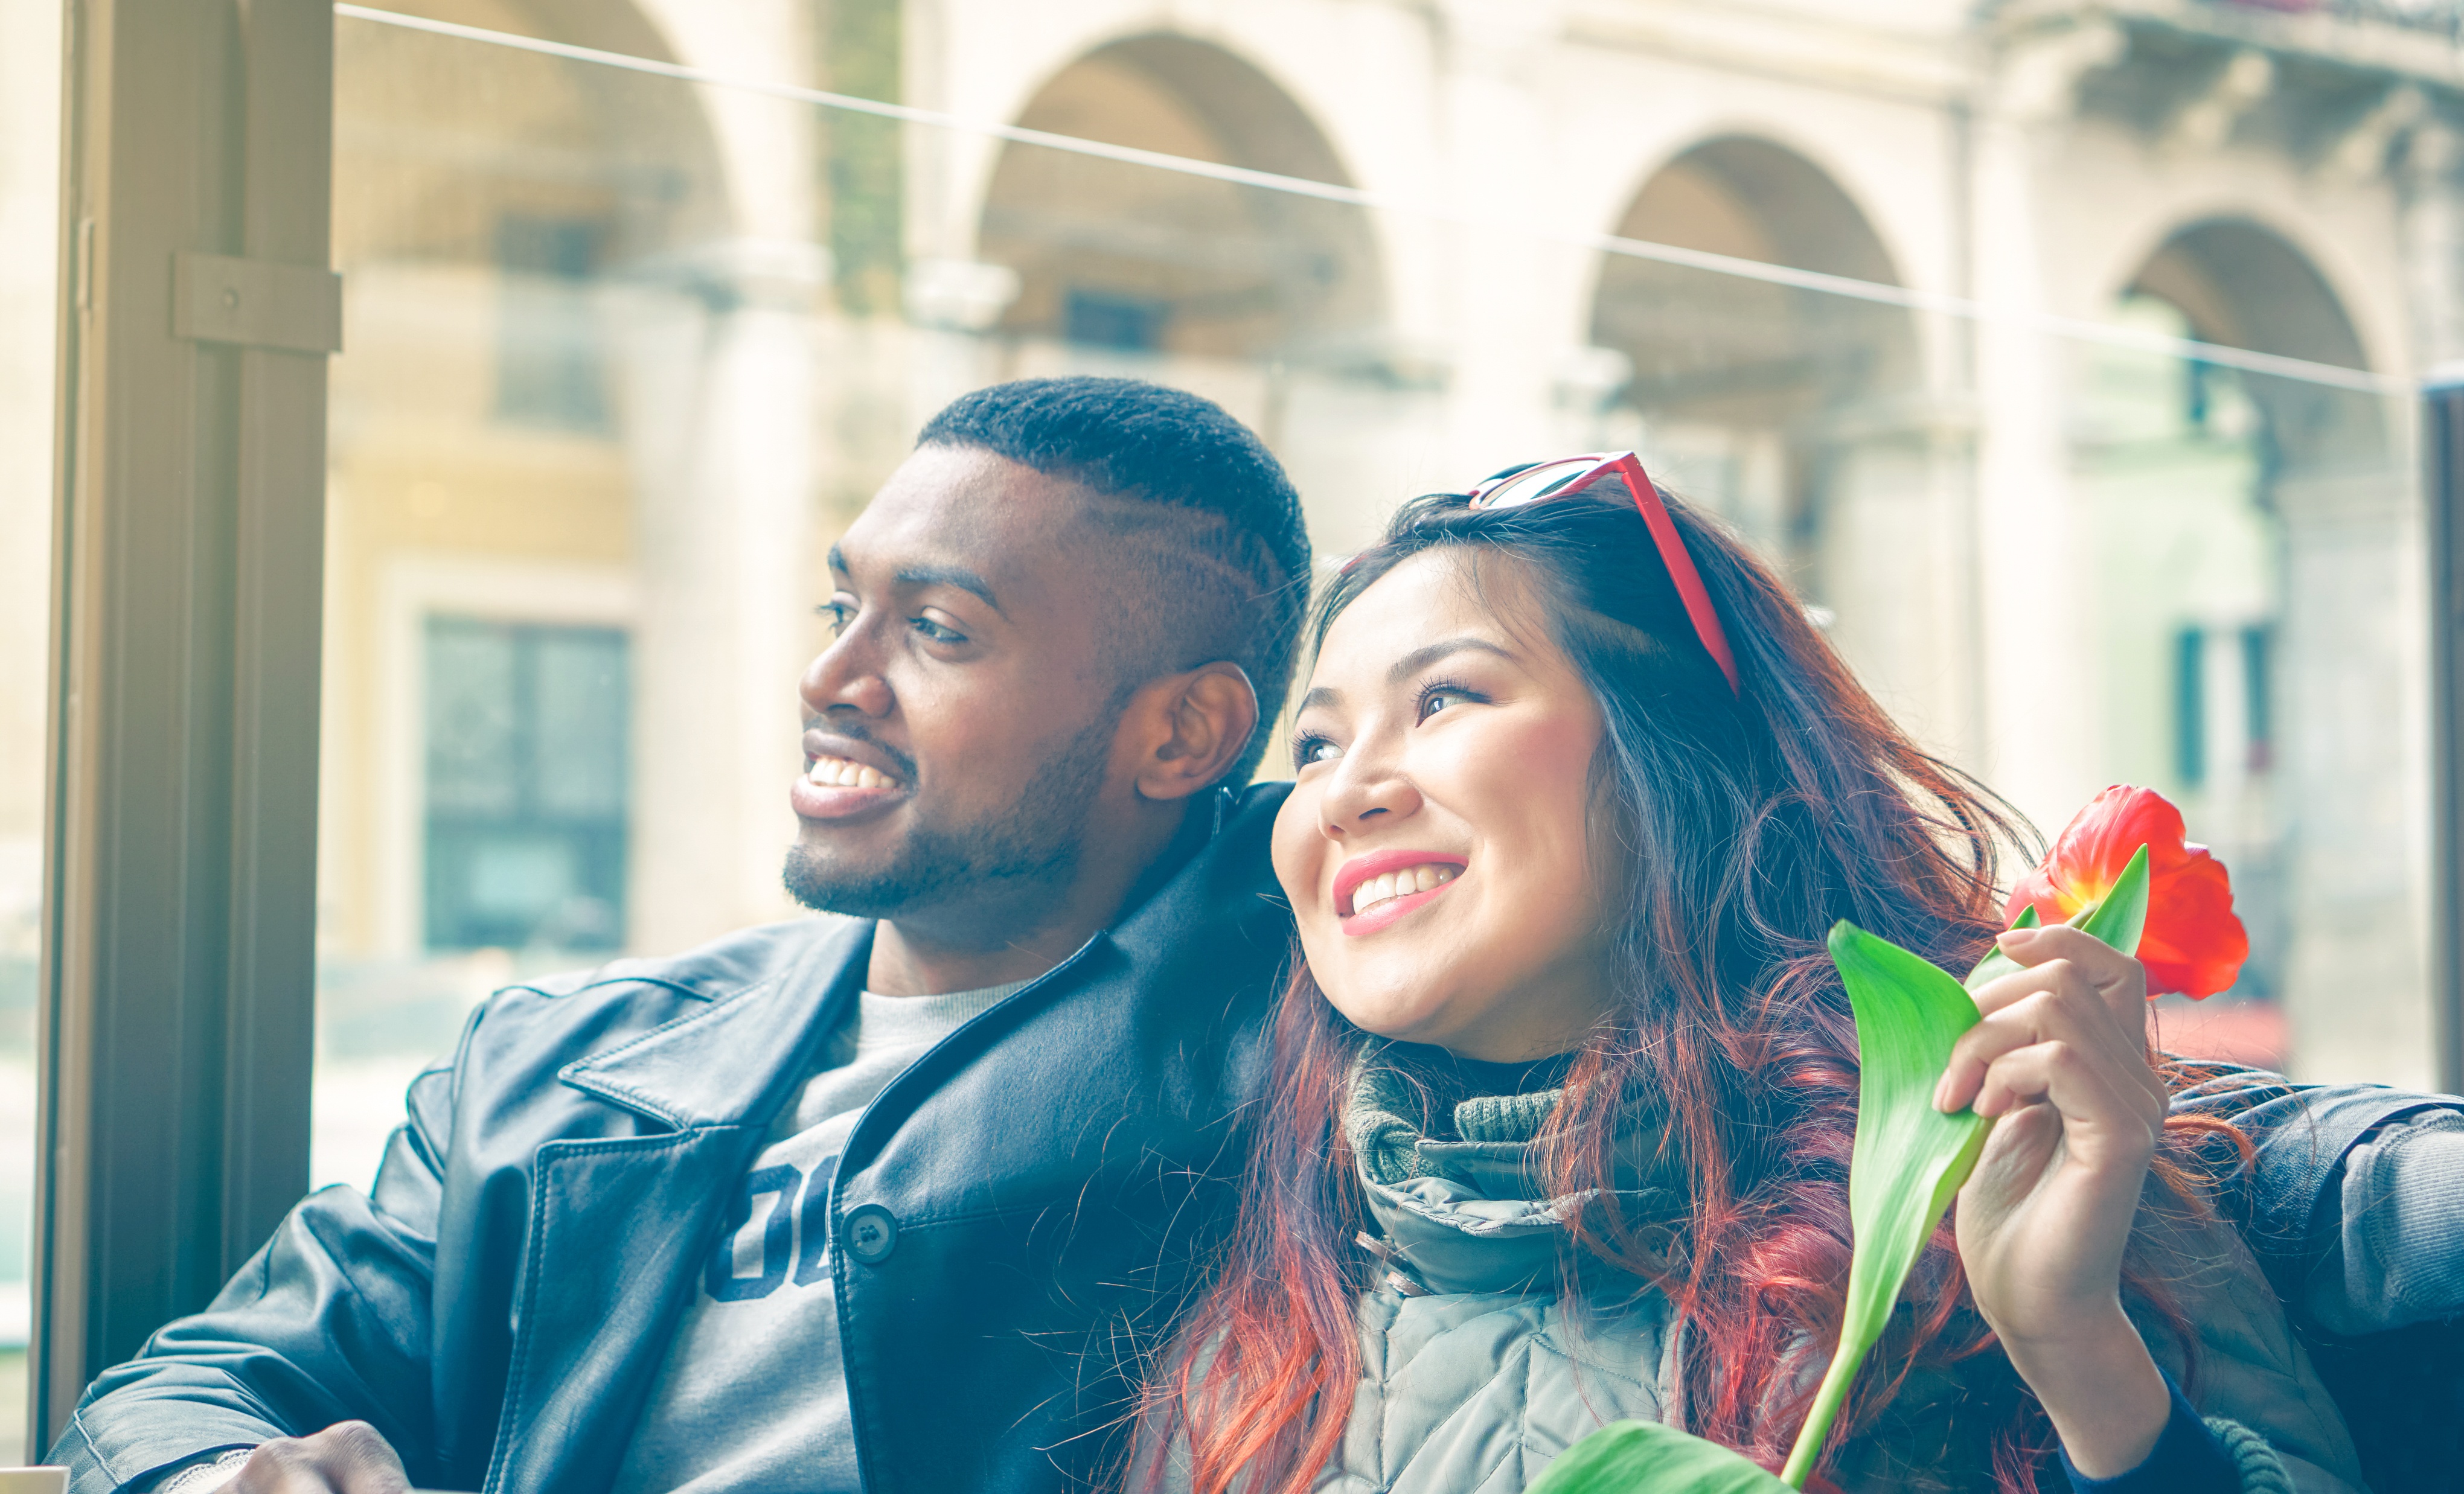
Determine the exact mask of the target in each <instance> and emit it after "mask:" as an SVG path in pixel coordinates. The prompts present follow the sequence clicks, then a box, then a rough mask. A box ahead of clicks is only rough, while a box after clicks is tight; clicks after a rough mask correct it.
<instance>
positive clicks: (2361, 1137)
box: [2172, 1065, 2464, 1332]
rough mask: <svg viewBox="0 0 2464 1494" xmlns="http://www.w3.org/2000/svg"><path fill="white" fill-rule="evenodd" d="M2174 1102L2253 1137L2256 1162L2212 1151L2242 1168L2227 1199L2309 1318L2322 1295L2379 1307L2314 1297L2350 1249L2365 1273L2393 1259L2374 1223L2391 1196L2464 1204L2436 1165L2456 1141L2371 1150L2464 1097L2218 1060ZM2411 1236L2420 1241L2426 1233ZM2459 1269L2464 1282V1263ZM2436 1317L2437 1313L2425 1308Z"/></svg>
mask: <svg viewBox="0 0 2464 1494" xmlns="http://www.w3.org/2000/svg"><path fill="white" fill-rule="evenodd" d="M2172 1109H2173V1113H2174V1114H2176V1115H2197V1116H2204V1117H2207V1118H2209V1119H2212V1120H2221V1121H2227V1122H2230V1123H2231V1124H2232V1125H2233V1128H2234V1129H2235V1130H2236V1131H2240V1132H2241V1134H2242V1135H2243V1136H2244V1137H2246V1138H2248V1140H2249V1142H2250V1148H2251V1151H2250V1159H2249V1161H2248V1163H2247V1165H2242V1164H2240V1162H2239V1160H2238V1159H2237V1158H2235V1157H2233V1155H2231V1153H2230V1149H2229V1148H2227V1147H2225V1146H2223V1145H2222V1144H2221V1143H2219V1144H2218V1145H2217V1146H2215V1147H2214V1148H2213V1149H2212V1155H2211V1161H2212V1162H2213V1163H2215V1164H2216V1165H2217V1167H2218V1170H2219V1171H2220V1172H2224V1173H2230V1174H2231V1184H2230V1186H2229V1187H2228V1188H2227V1189H2226V1190H2225V1193H2224V1195H2223V1197H2221V1198H2220V1199H2219V1202H2220V1203H2221V1204H2222V1205H2223V1206H2224V1207H2225V1208H2226V1210H2227V1212H2228V1213H2230V1214H2231V1215H2232V1216H2233V1219H2234V1222H2235V1223H2237V1224H2238V1225H2240V1226H2241V1233H2242V1236H2243V1238H2244V1240H2245V1241H2247V1242H2248V1244H2249V1245H2250V1248H2251V1250H2252V1252H2253V1253H2254V1254H2255V1256H2256V1257H2257V1259H2258V1263H2259V1265H2260V1266H2261V1267H2262V1268H2263V1269H2264V1270H2265V1271H2266V1273H2267V1277H2268V1280H2269V1281H2271V1282H2273V1283H2274V1284H2275V1285H2276V1290H2277V1295H2278V1296H2280V1297H2282V1298H2283V1299H2284V1302H2285V1305H2286V1306H2287V1307H2289V1308H2290V1309H2292V1310H2293V1311H2294V1312H2295V1313H2297V1314H2300V1315H2302V1316H2303V1318H2304V1326H2305V1327H2307V1326H2310V1321H2309V1320H2310V1315H2311V1314H2312V1313H2313V1312H2314V1311H2315V1309H2316V1307H2319V1306H2320V1305H2321V1304H2324V1305H2326V1306H2327V1307H2328V1308H2329V1311H2330V1312H2331V1313H2335V1314H2337V1316H2339V1317H2342V1318H2344V1319H2345V1320H2347V1321H2360V1320H2365V1319H2367V1318H2369V1317H2370V1316H2372V1315H2374V1314H2377V1313H2378V1312H2379V1310H2380V1309H2379V1307H2376V1306H2374V1305H2372V1304H2370V1303H2367V1302H2365V1301H2355V1302H2351V1303H2348V1304H2343V1305H2338V1304H2336V1303H2335V1302H2334V1301H2333V1298H2332V1296H2329V1297H2320V1296H2316V1295H2314V1292H2313V1287H2314V1285H2315V1284H2316V1283H2317V1282H2318V1279H2319V1277H2320V1275H2321V1271H2322V1269H2324V1268H2326V1267H2327V1265H2328V1263H2329V1261H2330V1258H2331V1257H2337V1256H2341V1259H2340V1260H2338V1262H2337V1263H2336V1266H2335V1269H2336V1270H2338V1271H2341V1270H2343V1268H2345V1267H2346V1266H2348V1265H2353V1264H2355V1263H2358V1269H2360V1270H2361V1271H2362V1272H2363V1273H2364V1274H2365V1276H2369V1275H2372V1274H2373V1273H2375V1272H2376V1271H2377V1270H2378V1268H2379V1267H2381V1266H2384V1265H2386V1264H2388V1263H2386V1262H2379V1261H2377V1260H2376V1259H2375V1258H2376V1254H2377V1252H2378V1251H2380V1250H2381V1249H2382V1248H2383V1247H2384V1246H2386V1245H2387V1244H2389V1243H2391V1242H2392V1237H2391V1236H2389V1235H2388V1234H2387V1233H2386V1232H2385V1231H2384V1230H2381V1229H2377V1228H2375V1227H2374V1220H2373V1219H2371V1214H2372V1212H2373V1211H2374V1210H2377V1209H2380V1208H2384V1207H2385V1206H2386V1204H2385V1201H2384V1200H2386V1199H2387V1197H2390V1196H2391V1195H2394V1194H2397V1193H2401V1194H2403V1195H2405V1196H2406V1197H2407V1198H2408V1199H2409V1200H2420V1201H2422V1202H2423V1203H2424V1204H2425V1205H2426V1206H2428V1207H2430V1208H2432V1209H2449V1210H2453V1211H2464V1192H2459V1191H2458V1190H2456V1189H2455V1188H2454V1186H2453V1184H2452V1183H2450V1182H2448V1181H2447V1180H2445V1179H2443V1178H2440V1177H2438V1176H2436V1175H2434V1174H2433V1170H2434V1169H2435V1168H2437V1167H2440V1166H2444V1165H2445V1164H2446V1163H2447V1162H2448V1161H2449V1160H2450V1159H2452V1158H2453V1156H2454V1155H2455V1154H2456V1153H2453V1152H2446V1151H2444V1150H2443V1148H2444V1147H2445V1146H2446V1145H2448V1144H2447V1143H2432V1144H2431V1145H2429V1146H2426V1147H2422V1148H2420V1149H2417V1150H2414V1149H2410V1148H2409V1147H2397V1148H2383V1149H2378V1150H2377V1151H2375V1152H2373V1151H2372V1150H2371V1142H2372V1140H2373V1138H2375V1137H2377V1136H2379V1135H2380V1134H2382V1133H2383V1132H2385V1131H2387V1130H2388V1129H2389V1128H2391V1127H2393V1126H2396V1125H2398V1124H2399V1123H2402V1122H2406V1121H2408V1120H2410V1119H2412V1118H2414V1117H2429V1116H2435V1115H2440V1114H2457V1113H2464V1098H2459V1097H2457V1096H2454V1095H2437V1094H2420V1093H2415V1092H2412V1091H2409V1090H2404V1089H2391V1088H2387V1086H2385V1085H2297V1084H2295V1083H2293V1082H2292V1081H2291V1080H2289V1079H2287V1078H2285V1077H2284V1076H2283V1075H2281V1074H2275V1073H2269V1072H2268V1071H2266V1070H2264V1069H2255V1068H2242V1067H2240V1066H2235V1065H2215V1066H2211V1069H2210V1077H2209V1078H2208V1079H2207V1080H2206V1081H2205V1082H2203V1083H2200V1084H2195V1085H2192V1086H2190V1087H2189V1088H2185V1089H2182V1090H2179V1091H2178V1092H2176V1093H2175V1094H2174V1096H2173V1101H2172ZM2364 1153H2367V1155H2366V1156H2364ZM2357 1156H2363V1157H2364V1166H2363V1167H2362V1169H2361V1172H2362V1174H2363V1175H2364V1180H2363V1186H2361V1187H2360V1188H2358V1189H2357V1188H2356V1187H2355V1184H2354V1177H2355V1171H2354V1168H2353V1166H2352V1165H2351V1164H2352V1163H2353V1161H2354V1159H2355V1158H2356V1157H2357ZM2450 1200H2452V1201H2450ZM2448 1217H2450V1218H2453V1217H2456V1215H2455V1214H2454V1213H2450V1214H2449V1215H2448ZM2409 1238H2411V1239H2412V1240H2414V1241H2415V1242H2416V1243H2417V1242H2418V1241H2419V1240H2420V1239H2422V1238H2424V1237H2420V1236H2412V1237H2409ZM2445 1238H2447V1239H2450V1240H2453V1239H2455V1238H2458V1237H2455V1236H2453V1235H2450V1236H2448V1237H2445ZM2454 1275H2455V1281H2456V1285H2457V1286H2458V1288H2459V1291H2464V1272H2458V1273H2454ZM2429 1289H2431V1290H2433V1291H2434V1290H2435V1289H2436V1288H2435V1287H2431V1288H2429ZM2457 1307H2464V1302H2459V1303H2458V1304H2457ZM2457 1307H2448V1308H2446V1309H2445V1310H2447V1311H2454V1310H2457ZM2356 1315H2358V1316H2356ZM2436 1315H2438V1314H2437V1312H2436V1311H2435V1310H2433V1311H2429V1312H2424V1313H2422V1314H2420V1315H2419V1316H2422V1317H2428V1316H2436ZM2407 1321H2417V1318H2416V1319H2408V1320H2407ZM2317 1326H2319V1327H2321V1328H2325V1329H2328V1330H2329V1331H2331V1332H2352V1331H2355V1329H2349V1328H2340V1327H2338V1326H2337V1325H2336V1322H2335V1321H2333V1320H2330V1319H2321V1320H2319V1321H2318V1323H2317ZM2385 1326H2387V1327H2393V1326H2395V1323H2394V1322H2393V1321H2389V1322H2387V1324H2386V1325H2385Z"/></svg>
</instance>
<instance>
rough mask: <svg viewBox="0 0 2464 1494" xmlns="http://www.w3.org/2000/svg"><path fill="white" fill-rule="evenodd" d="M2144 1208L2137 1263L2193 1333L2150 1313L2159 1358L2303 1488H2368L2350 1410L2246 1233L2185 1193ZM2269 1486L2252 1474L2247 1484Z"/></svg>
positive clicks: (2199, 1401) (2294, 1486) (2316, 1491)
mask: <svg viewBox="0 0 2464 1494" xmlns="http://www.w3.org/2000/svg"><path fill="white" fill-rule="evenodd" d="M2152 1192H2153V1190H2152V1188H2151V1194H2152ZM2141 1217H2142V1219H2143V1220H2144V1221H2145V1223H2146V1226H2147V1228H2146V1230H2145V1248H2144V1249H2141V1248H2140V1247H2138V1246H2134V1251H2135V1259H2136V1263H2137V1266H2138V1269H2139V1270H2141V1271H2142V1272H2144V1273H2146V1274H2147V1275H2150V1276H2152V1277H2154V1278H2155V1279H2156V1280H2158V1281H2160V1282H2161V1283H2162V1284H2163V1285H2164V1288H2165V1295H2167V1297H2169V1298H2170V1299H2171V1302H2172V1305H2173V1307H2175V1308H2176V1309H2178V1311H2179V1313H2180V1319H2179V1324H2180V1329H2187V1330H2188V1333H2189V1341H2187V1342H2185V1341H2184V1338H2183V1336H2182V1332H2181V1331H2180V1329H2177V1328H2176V1327H2175V1326H2174V1325H2173V1324H2167V1323H2159V1322H2155V1321H2143V1322H2141V1324H2140V1331H2141V1333H2142V1335H2143V1336H2144V1337H2145V1338H2146V1340H2147V1347H2148V1349H2149V1351H2151V1352H2152V1353H2153V1354H2154V1355H2155V1358H2156V1363H2157V1365H2158V1367H2159V1368H2161V1369H2162V1370H2164V1372H2165V1373H2167V1375H2168V1376H2170V1377H2171V1378H2172V1380H2173V1381H2174V1383H2175V1384H2177V1385H2179V1386H2181V1387H2182V1389H2183V1391H2184V1392H2185V1393H2186V1394H2187V1395H2188V1396H2189V1403H2190V1404H2191V1405H2192V1406H2193V1407H2195V1408H2197V1410H2198V1412H2199V1415H2200V1416H2201V1417H2205V1418H2209V1419H2210V1421H2211V1423H2212V1422H2214V1421H2216V1420H2218V1419H2221V1420H2223V1421H2228V1422H2235V1423H2238V1424H2239V1425H2240V1426H2241V1427H2242V1428H2246V1429H2247V1430H2248V1432H2249V1433H2251V1434H2255V1436H2256V1437H2258V1438H2261V1439H2265V1442H2266V1445H2267V1447H2268V1448H2270V1449H2272V1450H2273V1451H2274V1453H2275V1455H2276V1460H2277V1464H2278V1465H2279V1466H2280V1467H2281V1469H2282V1470H2283V1473H2284V1476H2285V1480H2286V1485H2285V1486H2286V1487H2289V1488H2290V1489H2291V1490H2293V1491H2295V1494H2360V1491H2361V1490H2362V1489H2364V1488H2365V1487H2366V1483H2365V1480H2364V1477H2363V1472H2362V1464H2361V1456H2360V1454H2359V1452H2358V1451H2357V1450H2356V1449H2355V1447H2354V1445H2353V1438H2352V1433H2351V1431H2350V1429H2349V1428H2347V1427H2346V1425H2345V1423H2344V1417H2343V1413H2342V1411H2341V1410H2340V1409H2339V1408H2338V1407H2337V1404H2336V1401H2335V1398H2334V1397H2333V1396H2332V1395H2330V1394H2329V1393H2328V1390H2327V1386H2326V1384H2325V1382H2324V1381H2323V1380H2321V1378H2320V1375H2319V1372H2318V1370H2317V1368H2316V1367H2315V1366H2314V1365H2313V1364H2312V1363H2311V1362H2310V1356H2309V1353H2308V1351H2306V1350H2304V1349H2303V1348H2302V1346H2301V1343H2300V1341H2299V1339H2298V1338H2297V1337H2296V1336H2295V1334H2294V1331H2293V1327H2292V1324H2291V1322H2290V1321H2289V1320H2288V1319H2287V1318H2286V1316H2285V1311H2284V1305H2283V1303H2282V1302H2281V1301H2279V1300H2278V1298H2277V1295H2276V1292H2275V1291H2274V1290H2273V1288H2272V1287H2271V1286H2270V1285H2269V1283H2268V1281H2267V1278H2266V1277H2265V1276H2263V1275H2262V1274H2261V1273H2260V1271H2259V1269H2258V1264H2257V1263H2256V1262H2255V1260H2253V1259H2252V1255H2251V1252H2250V1250H2249V1249H2248V1247H2247V1246H2246V1245H2245V1244H2244V1243H2243V1241H2242V1239H2241V1237H2240V1235H2239V1233H2238V1232H2237V1231H2235V1230H2234V1229H2233V1226H2232V1225H2231V1224H2230V1223H2229V1222H2227V1221H2226V1220H2225V1219H2222V1218H2220V1217H2218V1216H2217V1215H2215V1214H2212V1213H2210V1212H2208V1211H2207V1210H2205V1209H2201V1208H2185V1207H2184V1206H2183V1205H2181V1204H2180V1203H2178V1202H2172V1203H2164V1204H2156V1203H2154V1202H2153V1199H2152V1198H2151V1206H2150V1207H2145V1208H2143V1209H2142V1213H2141ZM2248 1471H2249V1470H2248V1469H2245V1474H2246V1475H2247V1473H2248ZM2263 1486H2266V1481H2265V1480H2264V1479H2262V1480H2260V1481H2259V1482H2258V1483H2253V1482H2252V1481H2251V1479H2250V1478H2248V1477H2247V1476H2246V1477H2245V1478H2244V1480H2243V1487H2244V1490H2245V1494H2258V1490H2259V1489H2260V1488H2261V1487H2263Z"/></svg>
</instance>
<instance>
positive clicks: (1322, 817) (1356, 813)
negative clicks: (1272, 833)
mask: <svg viewBox="0 0 2464 1494" xmlns="http://www.w3.org/2000/svg"><path fill="white" fill-rule="evenodd" d="M1362 745H1365V744H1355V745H1354V747H1353V751H1352V753H1351V754H1350V755H1349V756H1347V757H1345V758H1343V760H1342V762H1341V763H1340V764H1339V765H1338V766H1337V767H1336V769H1335V773H1334V781H1332V782H1331V783H1329V784H1328V785H1327V789H1326V795H1325V797H1324V798H1322V799H1320V800H1319V801H1318V828H1319V829H1320V830H1322V831H1323V832H1325V834H1326V835H1327V836H1328V837H1329V838H1331V839H1333V840H1338V841H1339V840H1341V839H1343V838H1344V837H1345V836H1347V835H1351V834H1353V833H1355V832H1359V831H1365V830H1370V829H1374V828H1375V827H1376V826H1378V825H1381V824H1393V823H1394V822H1395V821H1397V820H1404V819H1409V818H1410V817H1411V816H1412V814H1413V813H1414V812H1416V811H1417V810H1419V807H1420V791H1419V789H1418V788H1416V787H1415V786H1413V783H1412V779H1411V775H1409V774H1407V773H1405V772H1403V771H1402V764H1400V763H1399V762H1397V761H1396V760H1395V758H1393V757H1392V756H1391V755H1389V754H1385V753H1375V752H1364V751H1362V750H1361V746H1362Z"/></svg>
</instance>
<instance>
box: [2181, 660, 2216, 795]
mask: <svg viewBox="0 0 2464 1494" xmlns="http://www.w3.org/2000/svg"><path fill="white" fill-rule="evenodd" d="M2207 663H2208V634H2207V630H2206V629H2205V628H2198V627H2186V628H2183V629H2182V630H2181V632H2179V633H2177V634H2175V635H2174V641H2173V773H2174V776H2175V777H2177V778H2179V779H2180V780H2182V786H2183V787H2185V788H2196V787H2198V786H2199V785H2200V784H2201V783H2204V782H2206V781H2207V778H2208V680H2207Z"/></svg>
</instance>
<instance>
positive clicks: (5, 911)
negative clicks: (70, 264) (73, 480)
mask: <svg viewBox="0 0 2464 1494" xmlns="http://www.w3.org/2000/svg"><path fill="white" fill-rule="evenodd" d="M60 10H61V8H60V7H59V6H56V5H50V4H45V3H43V0H0V1465H7V1464H11V1463H16V1462H22V1461H25V1459H24V1457H23V1454H24V1451H25V1415H26V1341H27V1338H28V1336H29V1333H30V1331H31V1329H32V1328H33V1313H32V1305H31V1303H30V1301H29V1299H28V1295H27V1246H28V1233H29V1229H30V1226H31V1224H32V1219H31V1216H30V1211H29V1204H30V1202H31V1201H32V1198H33V1172H34V978H35V967H36V962H37V959H38V958H39V956H40V954H41V945H40V940H41V931H42V874H43V856H42V833H43V733H44V718H45V714H46V710H45V708H46V697H47V692H48V686H47V670H46V659H45V648H46V641H47V640H48V638H49V636H50V631H51V618H50V598H51V547H52V535H51V513H52V346H53V338H54V334H53V326H54V315H55V308H54V301H53V285H54V281H55V258H56V256H57V253H58V235H57V234H56V233H55V226H56V222H57V216H58V210H59V209H58V200H57V193H58V190H59V170H58V153H59V111H60V95H59V72H60V30H59V21H60Z"/></svg>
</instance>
